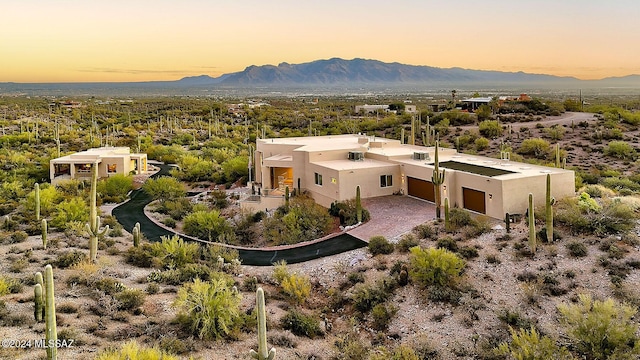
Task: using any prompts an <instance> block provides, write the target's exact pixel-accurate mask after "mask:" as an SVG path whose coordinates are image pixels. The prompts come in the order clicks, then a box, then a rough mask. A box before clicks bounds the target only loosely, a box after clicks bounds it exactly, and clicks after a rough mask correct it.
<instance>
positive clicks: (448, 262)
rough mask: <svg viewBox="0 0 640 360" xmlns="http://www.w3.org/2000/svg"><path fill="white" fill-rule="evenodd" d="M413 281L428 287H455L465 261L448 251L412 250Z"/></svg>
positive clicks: (431, 249)
mask: <svg viewBox="0 0 640 360" xmlns="http://www.w3.org/2000/svg"><path fill="white" fill-rule="evenodd" d="M409 263H410V267H409V275H410V276H411V279H412V280H413V281H414V282H416V283H418V284H421V285H422V286H424V287H426V286H429V285H440V286H444V285H453V284H454V283H456V282H457V281H458V279H459V278H460V276H461V275H462V271H463V270H464V267H465V262H464V260H462V259H460V258H459V257H458V256H456V254H454V253H452V252H450V251H449V250H446V249H436V248H427V249H422V248H420V247H417V246H416V247H414V248H411V255H410V258H409Z"/></svg>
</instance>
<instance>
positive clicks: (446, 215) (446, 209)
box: [444, 198, 451, 231]
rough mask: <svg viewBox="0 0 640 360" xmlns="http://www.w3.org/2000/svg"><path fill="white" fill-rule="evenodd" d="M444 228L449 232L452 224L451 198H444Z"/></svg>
mask: <svg viewBox="0 0 640 360" xmlns="http://www.w3.org/2000/svg"><path fill="white" fill-rule="evenodd" d="M444 228H445V230H447V231H449V230H450V228H451V222H450V220H449V198H444Z"/></svg>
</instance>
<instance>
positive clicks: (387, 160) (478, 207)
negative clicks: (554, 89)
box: [243, 135, 575, 219]
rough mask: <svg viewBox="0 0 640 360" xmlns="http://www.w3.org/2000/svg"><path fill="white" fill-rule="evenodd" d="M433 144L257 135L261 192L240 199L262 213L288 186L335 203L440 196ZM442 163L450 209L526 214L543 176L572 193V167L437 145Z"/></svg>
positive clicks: (556, 191)
mask: <svg viewBox="0 0 640 360" xmlns="http://www.w3.org/2000/svg"><path fill="white" fill-rule="evenodd" d="M434 153H435V147H424V146H417V145H408V144H401V143H400V141H398V140H390V139H385V138H379V137H374V136H366V135H331V136H313V137H292V138H274V139H258V140H257V141H256V150H255V152H254V163H255V164H256V165H255V172H256V175H255V183H254V187H256V188H258V189H260V191H259V192H260V195H259V196H258V195H255V196H251V197H249V198H248V199H246V200H245V201H244V202H243V206H244V207H245V208H252V209H254V210H264V209H265V208H268V209H269V208H274V207H277V206H279V205H280V204H281V203H282V201H283V200H282V194H283V193H284V189H285V188H286V187H289V188H290V190H293V189H298V188H300V189H301V190H303V191H308V192H309V193H310V194H311V195H312V196H313V198H314V199H315V201H316V202H317V203H319V204H320V205H322V206H325V207H329V206H330V205H331V203H332V202H334V201H336V200H337V201H343V200H347V199H351V198H354V197H355V194H356V186H360V189H361V196H362V198H370V197H377V196H385V195H392V194H398V195H403V196H412V197H416V198H420V199H424V200H426V201H430V202H433V201H434V200H435V191H434V186H433V184H432V182H431V176H432V174H433V170H434V164H433V163H434ZM438 154H439V166H440V168H441V169H445V170H446V175H445V180H444V184H443V185H442V187H441V189H442V190H441V191H442V198H443V199H444V198H448V199H449V203H450V204H451V206H458V207H461V208H465V209H468V210H470V211H473V212H476V213H481V214H486V215H488V216H490V217H493V218H498V219H502V218H504V216H505V213H507V212H508V213H511V214H522V213H524V212H525V210H526V209H527V206H528V194H529V193H533V195H534V198H535V201H536V203H537V204H540V203H543V202H544V198H545V192H546V175H547V174H550V175H551V183H552V195H553V196H554V197H555V198H562V197H566V196H571V195H573V194H574V192H575V191H574V187H575V185H574V184H575V175H574V172H573V171H571V170H565V169H558V168H551V167H545V166H537V165H531V164H525V163H519V162H514V161H510V160H506V159H505V160H500V159H494V158H488V157H483V156H475V155H466V154H461V153H458V152H456V150H455V149H448V148H439V150H438Z"/></svg>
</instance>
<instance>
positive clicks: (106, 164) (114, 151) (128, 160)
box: [49, 147, 147, 185]
mask: <svg viewBox="0 0 640 360" xmlns="http://www.w3.org/2000/svg"><path fill="white" fill-rule="evenodd" d="M96 161H97V162H98V177H100V178H103V177H109V176H113V175H115V174H125V175H129V174H131V173H133V174H143V173H146V172H147V154H132V153H131V150H130V149H129V148H128V147H100V148H95V149H89V150H86V151H81V152H77V153H75V154H71V155H67V156H63V157H59V158H57V159H53V160H51V161H50V162H49V178H50V179H51V184H53V185H55V184H56V183H57V182H59V181H61V180H66V179H78V180H88V179H89V178H91V168H92V167H93V164H94V163H95V162H96Z"/></svg>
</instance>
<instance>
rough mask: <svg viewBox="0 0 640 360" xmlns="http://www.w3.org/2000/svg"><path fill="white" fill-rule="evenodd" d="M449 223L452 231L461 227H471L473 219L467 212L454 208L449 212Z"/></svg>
mask: <svg viewBox="0 0 640 360" xmlns="http://www.w3.org/2000/svg"><path fill="white" fill-rule="evenodd" d="M449 223H450V225H451V228H452V229H455V230H457V229H460V228H461V227H463V226H467V225H472V224H473V219H472V218H471V214H469V212H468V211H466V210H464V209H460V208H456V207H454V208H453V209H451V210H449Z"/></svg>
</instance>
